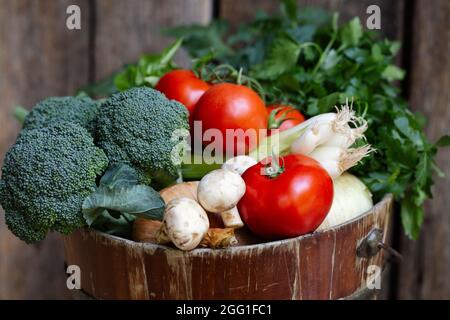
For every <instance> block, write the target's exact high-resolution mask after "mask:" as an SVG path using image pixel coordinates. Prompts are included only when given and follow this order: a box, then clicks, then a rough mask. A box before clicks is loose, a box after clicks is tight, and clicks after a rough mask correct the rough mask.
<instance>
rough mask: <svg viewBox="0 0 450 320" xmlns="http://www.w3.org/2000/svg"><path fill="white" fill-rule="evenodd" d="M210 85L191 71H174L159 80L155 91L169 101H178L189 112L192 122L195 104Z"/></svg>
mask: <svg viewBox="0 0 450 320" xmlns="http://www.w3.org/2000/svg"><path fill="white" fill-rule="evenodd" d="M209 87H210V85H209V84H208V83H206V82H205V81H203V80H201V79H199V78H198V77H197V76H196V75H195V74H194V72H192V71H191V70H173V71H170V72H168V73H166V74H165V75H164V76H162V77H161V79H159V81H158V83H157V84H156V86H155V89H156V90H158V91H160V92H162V93H164V94H165V95H166V97H167V98H168V99H171V100H176V101H178V102H180V103H181V104H183V105H184V106H185V107H186V108H187V109H188V110H189V115H190V118H191V120H192V114H193V112H194V108H195V104H196V103H197V101H198V99H200V97H201V96H202V95H203V93H205V91H206V90H208V89H209Z"/></svg>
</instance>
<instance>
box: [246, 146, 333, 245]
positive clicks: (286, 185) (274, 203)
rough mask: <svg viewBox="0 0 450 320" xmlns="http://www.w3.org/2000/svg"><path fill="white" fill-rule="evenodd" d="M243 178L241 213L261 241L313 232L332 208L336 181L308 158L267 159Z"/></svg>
mask: <svg viewBox="0 0 450 320" xmlns="http://www.w3.org/2000/svg"><path fill="white" fill-rule="evenodd" d="M272 159H274V160H273V161H272ZM242 178H243V179H244V181H245V184H246V191H245V194H244V196H243V197H242V198H241V200H240V201H239V203H238V209H239V213H240V215H241V217H242V219H243V220H244V222H245V224H246V225H247V227H248V228H249V229H250V230H251V231H252V232H253V233H255V234H256V235H258V236H260V237H262V238H267V239H283V238H291V237H296V236H300V235H302V234H305V233H309V232H312V231H314V230H315V229H316V228H317V227H318V226H319V225H320V224H321V223H322V221H323V220H324V219H325V217H326V215H327V213H328V211H329V210H330V208H331V204H332V201H333V181H332V179H331V177H330V176H329V175H328V173H327V172H326V171H325V169H323V168H322V167H321V166H320V164H319V163H318V162H317V161H315V160H314V159H312V158H309V157H307V156H304V155H298V154H295V155H294V154H291V155H288V156H285V157H281V158H279V160H277V158H274V157H272V158H266V159H265V160H263V161H261V162H259V163H258V164H256V165H254V166H252V167H250V168H249V169H247V170H246V171H245V172H244V174H243V175H242Z"/></svg>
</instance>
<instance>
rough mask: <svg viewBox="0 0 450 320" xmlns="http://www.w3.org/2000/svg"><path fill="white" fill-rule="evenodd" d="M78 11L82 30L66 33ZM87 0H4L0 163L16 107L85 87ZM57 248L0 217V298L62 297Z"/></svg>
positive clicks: (0, 14)
mask: <svg viewBox="0 0 450 320" xmlns="http://www.w3.org/2000/svg"><path fill="white" fill-rule="evenodd" d="M70 4H77V5H79V6H80V7H81V10H82V15H81V17H82V31H70V30H68V29H67V28H66V18H67V15H66V8H67V6H68V5H70ZM87 17H88V8H87V0H62V1H53V0H40V1H33V0H3V1H2V3H1V6H0V74H1V77H0V97H1V100H0V159H1V160H0V161H3V157H4V154H5V152H6V151H7V149H8V148H9V146H10V145H11V144H12V143H13V142H14V140H15V137H16V135H17V133H18V131H19V129H20V128H19V125H18V124H17V123H16V122H15V120H14V119H13V118H12V116H11V112H12V110H13V108H14V106H15V105H18V104H20V105H23V106H27V107H30V106H31V105H33V104H34V103H36V102H37V101H39V100H41V99H42V98H44V97H47V96H55V95H66V94H71V93H73V91H74V90H75V88H77V87H79V86H81V85H82V84H84V83H86V81H87V80H88V79H87V74H88V72H87V70H88V68H89V66H88V60H87V59H86V57H87V49H88V46H87V45H88V38H87V37H88V29H89V25H88V20H89V19H87ZM63 266H64V265H63V254H62V244H61V243H60V240H58V239H57V238H56V237H55V236H50V237H48V238H47V239H46V240H45V241H43V242H42V243H40V244H38V245H33V246H30V245H26V244H25V243H23V242H21V241H20V240H18V239H17V238H15V237H14V236H13V235H12V234H11V233H10V232H9V230H8V229H7V227H6V226H5V223H4V215H3V212H1V213H0V299H1V298H14V299H23V298H31V299H35V298H53V299H56V298H64V297H68V295H65V289H64V288H65V276H64V270H63Z"/></svg>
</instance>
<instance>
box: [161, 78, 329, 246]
mask: <svg viewBox="0 0 450 320" xmlns="http://www.w3.org/2000/svg"><path fill="white" fill-rule="evenodd" d="M156 89H157V90H159V91H161V92H162V93H164V94H165V95H166V97H168V98H169V99H173V100H177V101H179V102H181V103H182V104H183V105H184V106H185V107H186V108H187V109H188V110H189V115H190V122H191V125H192V123H193V121H201V122H202V130H207V129H211V128H214V129H218V130H220V132H221V133H222V134H223V136H225V130H226V129H243V130H247V129H255V130H260V129H274V128H277V129H278V130H280V131H282V130H287V129H289V128H291V127H293V126H296V125H297V124H299V123H301V122H303V121H304V120H305V119H304V117H303V115H302V114H301V113H300V112H299V111H298V110H296V109H295V108H293V107H291V106H286V105H271V106H267V107H266V105H265V104H264V102H263V100H262V99H261V98H260V97H259V95H258V94H257V93H256V92H255V91H253V90H252V89H250V88H249V87H247V86H244V85H239V84H233V83H220V84H213V85H211V84H208V83H207V82H205V81H203V80H201V79H200V78H198V77H197V76H196V75H195V74H194V73H193V72H192V71H189V70H175V71H171V72H169V73H167V74H166V75H164V76H163V77H162V78H161V79H160V80H159V82H158V84H157V85H156ZM269 134H270V131H269ZM227 146H228V145H225V143H224V151H226V152H227V153H228V154H230V153H236V150H235V149H234V150H227ZM252 147H253V146H251V145H247V146H246V148H247V150H248V149H251V148H252ZM281 160H282V167H280V168H279V169H280V171H279V172H276V173H275V174H271V175H265V174H262V173H263V172H264V170H265V166H266V165H265V164H264V163H263V162H260V163H258V164H257V165H254V166H252V167H250V168H249V169H247V170H246V171H245V172H244V174H243V175H242V178H243V179H244V181H245V184H246V192H245V195H244V197H243V198H242V199H241V201H240V202H239V204H238V208H239V212H240V214H241V216H242V218H243V220H244V222H245V224H246V225H247V226H248V227H249V228H250V230H251V231H253V232H254V233H255V234H257V235H259V236H261V237H264V238H272V239H275V238H287V237H294V236H298V235H301V234H305V233H308V232H311V231H314V230H315V229H316V228H317V227H318V226H319V225H320V223H321V222H322V221H323V220H324V219H325V216H326V214H327V213H328V211H329V209H330V207H331V204H332V200H333V182H332V179H331V178H330V176H329V175H328V173H327V172H326V171H325V170H324V169H323V168H322V167H321V166H320V164H319V163H318V162H316V161H315V160H313V159H311V158H309V157H307V156H303V155H293V154H291V155H288V156H285V157H283V159H281Z"/></svg>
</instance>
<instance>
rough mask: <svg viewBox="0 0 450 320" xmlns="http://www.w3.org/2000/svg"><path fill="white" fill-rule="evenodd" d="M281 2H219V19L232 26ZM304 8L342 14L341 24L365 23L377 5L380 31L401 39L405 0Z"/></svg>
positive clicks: (304, 0) (348, 0)
mask: <svg viewBox="0 0 450 320" xmlns="http://www.w3.org/2000/svg"><path fill="white" fill-rule="evenodd" d="M279 3H280V2H279V1H278V0H258V1H251V0H223V1H220V11H219V13H220V16H221V17H222V18H224V19H227V20H229V21H230V22H231V24H232V25H233V26H236V25H238V24H239V23H241V22H244V21H249V20H251V19H252V18H253V17H254V15H255V13H256V12H257V11H258V10H262V11H266V12H275V11H276V10H278V9H279ZM297 3H298V5H299V7H300V8H302V7H320V8H324V9H328V10H337V11H339V12H340V14H341V15H340V17H341V21H344V20H347V19H349V18H353V17H354V16H359V17H360V19H361V21H362V22H363V24H365V21H366V19H367V17H368V15H367V14H366V9H367V7H368V6H369V5H372V4H375V5H378V6H379V7H380V9H381V29H382V30H381V32H382V33H383V34H384V35H385V36H388V37H389V38H392V39H399V38H400V37H401V35H402V30H403V7H404V0H397V1H391V0H298V1H297Z"/></svg>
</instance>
